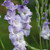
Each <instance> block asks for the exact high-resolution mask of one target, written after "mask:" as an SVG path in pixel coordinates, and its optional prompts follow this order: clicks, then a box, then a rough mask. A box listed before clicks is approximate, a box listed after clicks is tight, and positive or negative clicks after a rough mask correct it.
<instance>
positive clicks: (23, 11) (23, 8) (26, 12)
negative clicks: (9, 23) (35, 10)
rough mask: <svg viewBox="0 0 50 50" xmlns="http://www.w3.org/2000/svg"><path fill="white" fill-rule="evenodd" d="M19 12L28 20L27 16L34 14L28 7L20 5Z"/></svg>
mask: <svg viewBox="0 0 50 50" xmlns="http://www.w3.org/2000/svg"><path fill="white" fill-rule="evenodd" d="M17 10H18V13H20V15H21V17H22V19H26V18H27V16H31V15H32V12H31V11H30V9H28V7H27V6H24V5H19V6H18V8H17Z"/></svg>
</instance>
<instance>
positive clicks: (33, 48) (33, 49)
mask: <svg viewBox="0 0 50 50" xmlns="http://www.w3.org/2000/svg"><path fill="white" fill-rule="evenodd" d="M26 44H27V46H28V47H29V48H31V49H32V50H40V49H37V48H35V47H32V46H30V45H29V44H28V43H27V42H26Z"/></svg>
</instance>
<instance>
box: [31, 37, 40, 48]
mask: <svg viewBox="0 0 50 50" xmlns="http://www.w3.org/2000/svg"><path fill="white" fill-rule="evenodd" d="M32 38H33V40H34V41H35V43H36V45H38V47H39V44H38V42H37V41H36V39H35V38H34V36H32ZM39 48H40V47H39Z"/></svg>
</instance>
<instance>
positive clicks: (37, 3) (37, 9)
mask: <svg viewBox="0 0 50 50" xmlns="http://www.w3.org/2000/svg"><path fill="white" fill-rule="evenodd" d="M35 2H36V6H37V8H36V11H37V13H39V2H38V0H35ZM40 23H41V19H40V13H39V15H38V27H39V26H41V25H40ZM40 35H41V29H40V30H39V39H40V50H42V44H41V36H40Z"/></svg>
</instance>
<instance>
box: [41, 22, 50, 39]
mask: <svg viewBox="0 0 50 50" xmlns="http://www.w3.org/2000/svg"><path fill="white" fill-rule="evenodd" d="M49 31H50V30H49V26H48V24H47V22H44V24H43V28H42V32H41V37H43V38H44V39H49Z"/></svg>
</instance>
